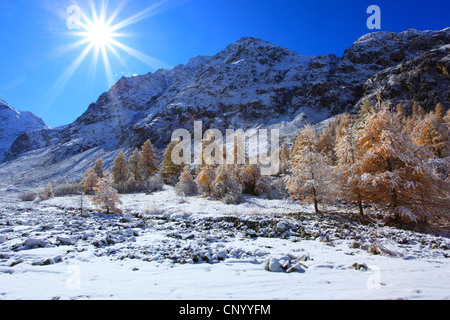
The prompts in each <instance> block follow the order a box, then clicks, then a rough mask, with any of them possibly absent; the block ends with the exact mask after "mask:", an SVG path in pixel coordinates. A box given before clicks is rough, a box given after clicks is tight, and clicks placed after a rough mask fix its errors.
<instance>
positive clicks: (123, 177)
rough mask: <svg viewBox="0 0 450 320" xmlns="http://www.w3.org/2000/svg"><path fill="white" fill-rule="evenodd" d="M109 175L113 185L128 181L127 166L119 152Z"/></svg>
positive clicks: (122, 154)
mask: <svg viewBox="0 0 450 320" xmlns="http://www.w3.org/2000/svg"><path fill="white" fill-rule="evenodd" d="M111 175H112V179H113V182H114V184H116V185H120V184H123V183H125V182H127V181H128V178H129V174H128V166H127V159H126V157H125V154H124V153H123V151H122V150H121V151H120V152H119V154H118V155H117V157H116V158H115V159H114V165H113V167H112V168H111Z"/></svg>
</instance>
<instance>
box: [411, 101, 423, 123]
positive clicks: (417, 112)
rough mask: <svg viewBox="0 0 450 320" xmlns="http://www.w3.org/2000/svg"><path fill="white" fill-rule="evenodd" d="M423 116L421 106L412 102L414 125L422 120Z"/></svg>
mask: <svg viewBox="0 0 450 320" xmlns="http://www.w3.org/2000/svg"><path fill="white" fill-rule="evenodd" d="M424 116H425V111H424V110H423V108H422V106H421V105H420V104H419V103H418V102H417V101H414V104H413V108H412V118H413V122H414V123H416V122H417V121H419V120H421V119H423V117H424Z"/></svg>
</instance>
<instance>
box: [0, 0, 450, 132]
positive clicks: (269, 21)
mask: <svg viewBox="0 0 450 320" xmlns="http://www.w3.org/2000/svg"><path fill="white" fill-rule="evenodd" d="M105 1H106V0H105ZM105 1H103V2H104V3H106V2H105ZM89 2H91V1H90V0H33V1H31V0H1V1H0V30H1V31H0V72H1V73H0V98H1V99H3V100H5V101H7V102H8V103H9V104H10V105H11V106H13V107H14V108H16V109H18V110H22V111H32V112H33V113H35V114H36V115H38V116H39V117H42V118H43V119H44V121H45V122H46V123H47V124H48V125H50V126H52V127H56V126H59V125H63V124H68V123H71V122H73V121H74V120H75V119H76V118H77V117H79V116H80V115H81V114H82V113H83V112H84V111H85V110H86V109H87V107H88V106H89V104H90V103H92V102H95V101H96V100H97V98H98V97H99V96H100V94H102V93H103V92H105V91H107V90H108V89H109V88H110V86H111V84H113V83H114V82H115V81H117V80H118V79H119V78H120V77H121V76H122V75H127V76H131V75H133V74H146V73H148V72H154V71H156V70H157V69H158V68H160V67H166V68H171V67H174V66H176V65H178V64H185V63H187V62H188V61H189V59H190V58H192V57H195V56H198V55H214V54H216V53H218V52H219V51H220V50H222V49H224V48H225V47H226V46H227V45H229V44H230V43H232V42H235V41H236V40H238V39H240V38H242V37H245V36H252V37H257V38H261V39H263V40H266V41H270V42H273V43H275V44H278V45H280V46H282V47H286V48H289V49H291V50H293V51H296V52H298V53H300V54H305V55H318V54H327V53H334V54H336V55H338V56H342V54H343V52H344V50H345V49H346V48H348V47H350V46H351V45H352V43H353V42H354V41H355V40H356V39H357V38H358V37H360V36H362V35H364V34H366V33H368V32H373V31H377V30H369V29H368V28H367V26H366V21H367V19H368V18H369V16H370V15H369V14H367V13H366V10H367V8H368V6H369V5H377V6H379V7H380V9H381V31H393V32H401V31H404V30H407V29H410V28H415V29H419V30H441V29H444V28H446V27H449V26H450V19H449V18H448V12H450V1H448V0H427V1H417V0H409V1H384V0H383V1H381V0H370V1H366V0H342V1H335V0H315V1H313V0H308V1H305V0H167V1H164V0H163V1H161V0H156V1H154V0H140V1H131V0H109V1H107V4H108V6H107V8H106V10H105V17H106V19H109V17H111V16H112V15H113V14H114V13H116V12H117V16H116V17H115V19H114V21H113V22H112V25H114V24H116V23H119V22H121V21H124V20H126V19H128V18H130V17H135V18H136V19H132V20H131V21H130V22H131V23H128V24H126V25H125V26H124V27H123V28H121V29H120V30H118V31H117V32H120V33H123V35H122V36H120V37H117V38H115V39H116V40H117V41H119V42H120V43H121V44H122V45H125V47H124V48H127V49H128V50H122V49H120V48H118V47H116V51H117V55H115V54H114V53H113V52H111V51H110V50H109V49H106V53H107V56H108V61H109V64H108V65H109V67H105V63H104V59H103V57H102V56H101V55H99V57H98V60H97V63H96V64H94V62H93V61H94V56H95V54H94V50H91V52H89V53H88V54H87V55H86V56H85V58H84V59H83V60H82V61H81V63H79V64H77V65H75V64H74V61H76V60H77V59H79V57H80V56H81V55H82V53H83V51H84V50H85V49H86V47H87V46H88V44H89V43H84V44H83V45H80V46H78V47H73V44H75V43H76V42H77V41H79V40H80V39H82V38H83V37H80V36H78V35H76V33H77V30H70V29H69V28H68V27H67V17H68V15H67V8H68V7H69V6H70V5H74V4H76V5H78V6H79V8H80V9H81V11H82V12H83V13H85V14H86V16H87V17H88V18H90V19H92V12H91V7H90V5H89ZM94 3H95V7H96V8H97V11H101V10H100V9H101V4H102V1H101V0H95V1H94ZM117 9H120V10H117ZM139 13H140V15H139ZM130 48H131V49H130ZM79 60H81V59H79ZM75 66H76V67H75ZM107 71H109V73H108V72H107ZM108 74H109V76H108Z"/></svg>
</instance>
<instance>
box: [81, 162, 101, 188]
mask: <svg viewBox="0 0 450 320" xmlns="http://www.w3.org/2000/svg"><path fill="white" fill-rule="evenodd" d="M99 181H100V179H99V178H98V176H97V175H96V174H95V171H94V168H93V167H90V168H88V169H87V170H86V172H85V173H84V176H83V179H81V183H82V184H83V187H84V193H85V194H94V188H95V187H96V186H97V185H98V183H99Z"/></svg>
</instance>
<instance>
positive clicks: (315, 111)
mask: <svg viewBox="0 0 450 320" xmlns="http://www.w3.org/2000/svg"><path fill="white" fill-rule="evenodd" d="M449 44H450V28H446V29H444V30H440V31H417V30H407V31H404V32H402V33H393V32H376V33H371V34H368V35H364V36H362V37H360V38H358V39H357V40H356V41H355V43H354V44H353V45H352V46H351V47H349V48H348V49H346V50H345V52H344V54H343V55H342V57H338V56H336V55H334V54H326V55H319V56H314V57H313V56H304V55H300V54H298V53H296V52H294V51H291V50H290V49H287V48H282V47H280V46H278V45H276V44H272V43H270V42H267V41H264V40H261V39H257V38H252V37H243V38H241V39H239V40H238V41H236V42H235V43H232V44H230V45H228V46H227V47H226V48H225V49H224V50H222V51H220V52H219V53H217V54H216V55H214V56H197V57H194V58H192V59H190V60H189V62H188V63H187V64H186V65H178V66H176V67H174V68H173V69H172V70H165V69H160V70H157V71H156V72H154V73H147V74H145V75H139V76H133V77H122V78H121V79H120V80H119V81H117V83H116V84H114V85H113V86H112V87H111V89H110V90H109V91H107V92H105V93H103V94H102V95H100V97H99V98H98V100H97V101H96V102H93V103H92V104H90V105H89V107H88V108H87V110H86V111H85V112H84V113H83V114H82V115H81V116H80V117H79V118H78V119H76V120H75V121H74V122H73V123H71V124H68V125H67V126H65V127H63V128H59V129H58V130H54V129H45V130H39V131H34V132H31V133H30V132H28V133H24V134H22V136H21V137H19V138H18V139H17V140H16V141H15V142H14V143H13V144H12V146H11V148H10V149H9V150H8V151H7V160H10V162H11V163H12V162H13V161H11V160H13V159H17V158H19V157H21V158H22V159H26V158H27V153H28V154H29V155H31V154H33V156H34V157H37V154H41V156H39V157H42V158H40V160H39V161H41V162H42V163H44V164H45V166H47V167H55V168H56V166H58V165H61V164H62V163H67V164H68V165H69V163H72V164H71V165H70V167H71V168H75V167H76V168H77V170H78V171H76V173H75V171H73V172H74V176H79V175H80V174H81V172H83V170H85V168H87V166H88V165H87V162H88V161H87V159H88V158H89V159H90V158H91V157H92V158H94V157H100V156H103V157H105V159H106V160H105V164H106V165H108V164H109V163H110V161H112V159H113V157H114V155H115V154H116V153H117V152H118V150H120V149H123V150H125V151H127V150H132V149H134V148H135V147H139V146H140V145H141V144H142V143H143V142H144V141H145V140H147V139H151V141H152V143H153V144H154V145H155V147H156V148H157V149H158V150H160V151H161V150H162V149H163V148H164V147H165V146H166V145H167V143H168V142H169V140H170V136H171V133H172V132H173V131H174V130H175V129H177V128H185V129H188V130H190V129H192V128H193V123H194V121H196V120H202V121H203V125H204V128H203V129H204V130H206V129H208V128H216V129H219V130H225V129H228V128H231V129H237V128H240V129H244V130H246V129H249V128H262V127H264V128H277V129H280V133H281V135H282V137H291V138H293V137H295V135H296V134H297V133H298V131H299V130H300V129H301V128H302V127H303V126H304V124H306V123H319V122H321V121H324V120H326V119H328V118H330V117H332V116H334V115H336V114H339V113H341V112H344V111H350V112H353V111H356V110H357V109H358V108H359V106H360V105H361V103H362V101H364V100H365V99H366V98H368V99H372V100H373V99H375V97H376V95H377V94H378V93H379V92H381V94H382V97H383V99H385V100H386V101H389V102H391V103H392V104H396V103H400V102H401V103H403V104H405V108H406V109H407V110H409V109H410V108H411V106H412V102H413V100H415V101H418V102H419V103H421V104H422V105H423V107H424V108H425V109H431V108H434V106H435V104H436V102H437V101H439V102H442V103H443V105H444V107H445V108H446V109H448V108H449V107H450V98H449V97H450V91H449V86H448V80H449V76H448V72H449V70H450V67H449V61H450V58H449V57H450V45H449ZM39 141H46V142H45V143H39ZM70 159H72V160H70ZM80 159H85V160H86V163H84V162H83V161H81V160H80ZM74 161H81V163H77V164H74V163H73V162H74ZM108 161H109V162H108ZM30 162H31V160H30ZM89 165H91V163H89ZM1 167H5V168H6V167H8V165H2V166H1ZM1 167H0V175H1V171H2V170H1ZM78 168H79V169H78ZM70 170H75V169H69V172H72V171H70ZM55 171H59V170H55ZM55 175H56V174H55ZM35 180H37V177H36V178H35Z"/></svg>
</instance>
